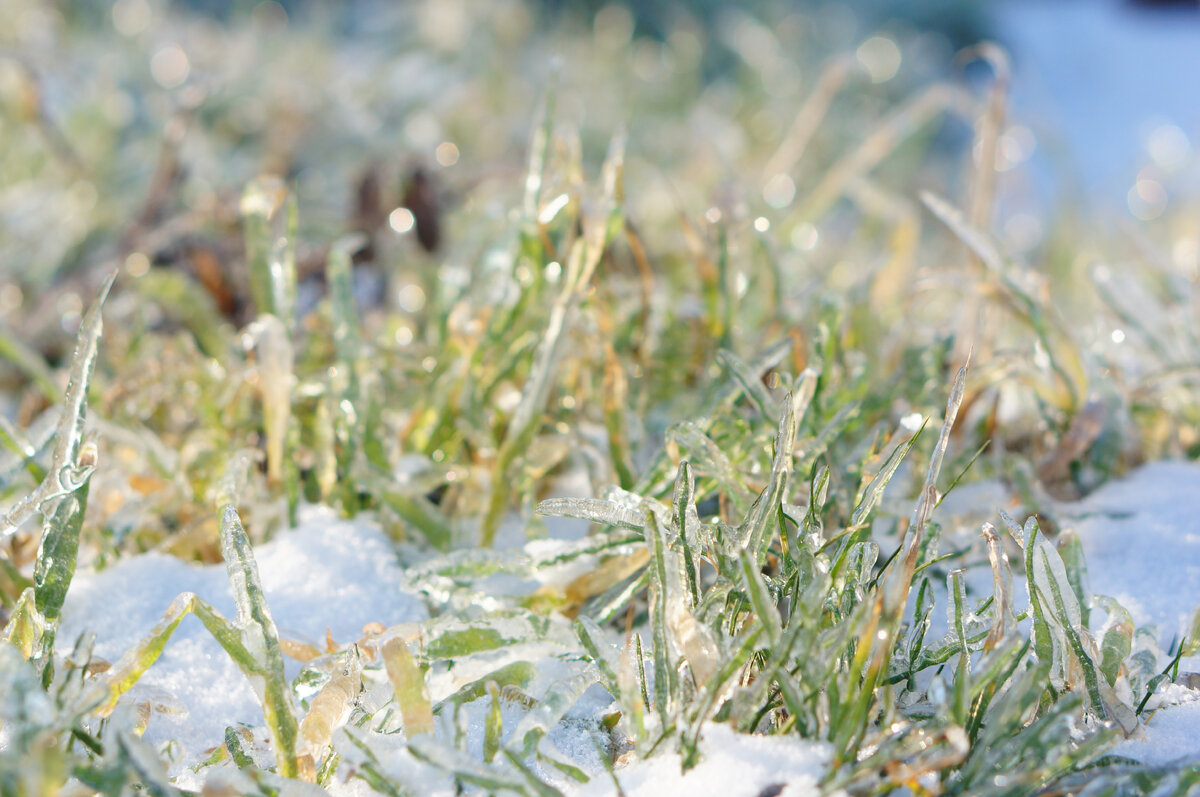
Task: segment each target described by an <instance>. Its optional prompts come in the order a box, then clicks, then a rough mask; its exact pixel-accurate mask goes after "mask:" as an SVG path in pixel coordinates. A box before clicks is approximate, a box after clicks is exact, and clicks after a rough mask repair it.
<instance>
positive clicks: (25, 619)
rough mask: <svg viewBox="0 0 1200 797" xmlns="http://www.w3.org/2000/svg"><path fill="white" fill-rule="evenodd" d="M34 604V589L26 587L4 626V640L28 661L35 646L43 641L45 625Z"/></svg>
mask: <svg viewBox="0 0 1200 797" xmlns="http://www.w3.org/2000/svg"><path fill="white" fill-rule="evenodd" d="M34 604H35V598H34V595H33V587H26V588H25V589H24V590H23V591H22V592H21V597H19V598H17V604H16V606H14V607H13V610H12V614H11V615H9V617H8V623H7V624H6V625H5V626H4V639H5V640H6V641H8V642H9V643H11V644H12V646H13V647H15V648H16V649H17V650H19V651H20V652H21V655H22V656H23V657H24V658H26V659H28V658H29V657H30V656H32V655H33V650H34V646H35V645H36V644H37V643H38V640H39V639H41V637H42V629H43V627H44V625H45V624H44V623H43V622H42V617H41V615H40V614H38V610H37V608H36V606H35V605H34Z"/></svg>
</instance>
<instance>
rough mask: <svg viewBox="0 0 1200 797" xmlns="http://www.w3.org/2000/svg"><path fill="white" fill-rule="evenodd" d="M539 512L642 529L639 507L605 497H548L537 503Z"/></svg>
mask: <svg viewBox="0 0 1200 797" xmlns="http://www.w3.org/2000/svg"><path fill="white" fill-rule="evenodd" d="M537 513H538V514H539V515H550V516H554V517H570V518H579V519H581V520H590V521H591V522H593V523H603V524H605V525H607V526H619V527H621V528H625V529H632V530H633V531H641V530H642V513H641V512H640V511H639V510H638V509H635V508H633V507H628V506H624V505H622V504H619V503H617V502H615V501H608V500H605V499H603V498H548V499H546V500H545V501H542V502H541V503H540V504H538V505H537Z"/></svg>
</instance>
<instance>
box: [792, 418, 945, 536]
mask: <svg viewBox="0 0 1200 797" xmlns="http://www.w3.org/2000/svg"><path fill="white" fill-rule="evenodd" d="M924 428H925V424H921V429H920V430H918V431H917V433H916V434H914V435H913V436H912V437H910V438H909V439H907V440H905V441H904V442H902V443H898V444H897V445H896V447H895V448H893V449H892V453H890V454H888V457H887V459H886V460H885V461H884V463H883V466H882V467H881V468H880V469H879V471H878V472H877V473H876V474H875V475H874V477H872V479H871V482H870V484H868V485H867V489H866V490H865V491H864V492H863V495H862V498H861V499H860V500H859V502H858V505H857V506H855V507H854V512H853V513H851V515H850V525H851V526H858V525H859V524H861V523H865V522H866V520H867V518H868V517H870V515H871V512H872V511H874V509H875V507H876V506H878V504H879V499H880V498H882V497H883V491H884V490H885V489H886V488H887V486H888V484H889V483H890V482H891V481H892V477H893V476H895V475H896V470H897V469H898V468H899V467H900V463H902V462H903V461H904V458H905V457H906V456H908V452H909V451H911V450H912V447H913V445H914V444H915V443H916V442H917V438H918V437H920V436H921V431H922V430H924ZM801 473H803V471H801Z"/></svg>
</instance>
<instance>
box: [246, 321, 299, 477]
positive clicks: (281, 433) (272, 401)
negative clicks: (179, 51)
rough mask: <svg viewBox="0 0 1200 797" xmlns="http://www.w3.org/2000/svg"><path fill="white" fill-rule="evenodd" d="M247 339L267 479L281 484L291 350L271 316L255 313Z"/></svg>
mask: <svg viewBox="0 0 1200 797" xmlns="http://www.w3.org/2000/svg"><path fill="white" fill-rule="evenodd" d="M250 338H251V340H253V341H254V350H255V353H256V354H257V356H258V382H259V384H258V388H259V393H260V394H261V396H262V408H263V427H264V430H265V432H266V437H267V480H268V481H269V482H270V483H271V484H273V485H281V484H283V477H284V468H285V462H286V460H285V457H286V456H287V453H288V452H287V440H288V424H289V422H290V420H291V417H292V382H293V381H294V376H293V368H294V360H295V353H294V351H293V349H292V342H291V339H290V337H289V334H288V331H287V329H286V328H285V327H284V325H283V323H282V322H281V321H280V320H279V319H278V318H276V317H275V316H273V315H263V316H259V319H258V320H257V321H255V322H254V324H252V325H251V327H250Z"/></svg>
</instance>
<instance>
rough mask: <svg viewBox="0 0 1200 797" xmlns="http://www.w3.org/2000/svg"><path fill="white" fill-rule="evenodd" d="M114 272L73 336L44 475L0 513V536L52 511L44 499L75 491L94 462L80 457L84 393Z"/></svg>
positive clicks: (92, 368)
mask: <svg viewBox="0 0 1200 797" xmlns="http://www.w3.org/2000/svg"><path fill="white" fill-rule="evenodd" d="M116 276H117V275H116V272H114V273H112V274H111V275H109V277H108V278H107V279H106V280H105V281H104V284H103V285H101V287H100V293H99V295H98V296H97V297H96V301H94V302H93V303H92V306H91V307H89V308H88V311H87V313H86V314H85V315H84V317H83V320H82V321H80V323H79V335H78V336H77V337H76V340H75V352H74V354H72V356H71V372H70V376H69V377H68V379H67V390H66V392H65V393H64V394H63V402H62V404H63V406H62V415H61V416H60V418H59V422H58V427H57V428H56V430H55V432H54V450H53V452H52V454H51V456H50V464H49V467H48V468H47V473H46V478H45V479H43V480H42V483H41V484H39V485H38V487H37V489H36V490H34V491H33V492H32V493H30V494H29V495H27V496H26V497H25V498H23V499H21V500H20V501H18V502H17V503H16V504H15V505H13V506H12V507H10V508H9V509H8V510H7V511H6V512H5V513H4V515H3V517H0V537H7V536H9V535H10V534H12V533H13V532H15V531H16V530H17V527H18V526H20V525H21V523H23V522H24V521H25V519H26V518H27V517H29V515H30V514H32V513H33V512H34V511H41V512H42V513H43V514H53V512H54V507H53V506H52V505H50V506H45V505H46V504H47V502H52V501H53V500H54V499H56V498H60V497H62V496H66V495H69V494H70V493H73V492H75V491H76V490H78V489H79V488H80V487H81V486H83V484H84V482H85V481H86V480H87V478H88V477H89V476H90V475H91V472H92V468H93V467H94V464H95V463H94V462H92V461H81V460H80V452H81V449H82V447H83V443H84V440H83V433H84V427H85V426H86V424H87V394H88V387H89V385H90V384H91V380H92V371H93V370H94V369H95V366H96V355H97V353H98V351H99V342H100V335H101V333H102V332H103V330H104V321H103V318H102V317H101V313H100V310H101V308H102V307H103V306H104V300H105V298H107V296H108V291H109V289H110V288H112V284H113V280H114V279H116ZM91 459H94V457H92V458H91Z"/></svg>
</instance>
